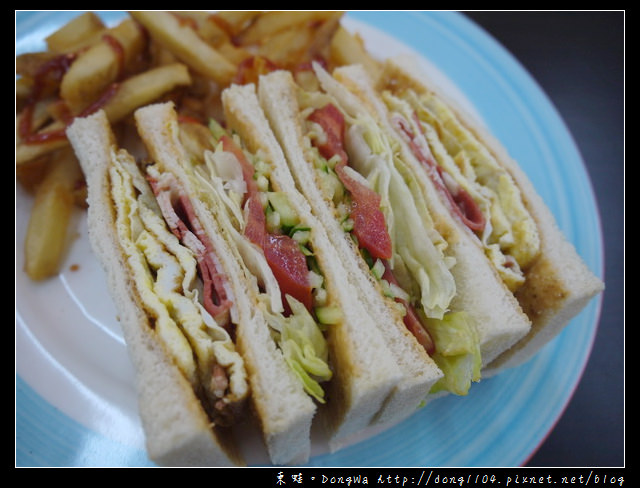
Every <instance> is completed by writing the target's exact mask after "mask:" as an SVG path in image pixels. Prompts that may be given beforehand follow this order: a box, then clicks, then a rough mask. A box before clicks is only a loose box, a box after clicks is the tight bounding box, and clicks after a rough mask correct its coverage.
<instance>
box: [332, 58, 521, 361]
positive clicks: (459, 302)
mask: <svg viewBox="0 0 640 488" xmlns="http://www.w3.org/2000/svg"><path fill="white" fill-rule="evenodd" d="M333 76H334V78H335V79H336V80H337V81H339V82H340V83H341V84H342V86H344V87H346V88H347V89H348V90H349V91H350V92H351V93H353V94H354V95H356V96H357V97H358V98H359V100H360V101H361V102H362V103H363V105H364V106H366V107H367V109H368V110H369V112H370V113H372V114H373V115H374V117H375V118H376V119H377V120H378V122H379V124H380V125H381V126H382V127H383V129H384V131H385V132H386V133H387V134H389V136H390V137H393V138H395V139H396V140H397V141H398V142H399V143H400V147H401V148H402V149H401V151H402V160H403V162H404V164H406V165H407V166H408V168H409V170H410V171H411V172H412V174H413V175H414V176H415V180H416V181H417V182H418V184H419V185H420V191H421V193H422V198H424V201H425V202H426V204H427V207H428V209H429V214H430V215H431V218H432V219H433V221H434V224H435V226H436V229H438V231H439V232H440V234H441V235H442V236H443V237H444V238H445V239H446V241H447V243H448V249H447V253H448V254H449V255H451V256H453V257H454V258H455V259H456V265H455V266H454V267H453V268H452V270H451V272H452V273H453V275H454V278H455V282H456V297H455V298H454V301H453V302H452V304H451V306H452V309H455V310H464V311H466V312H467V313H468V314H469V317H470V319H471V320H473V322H474V324H475V326H476V329H477V330H478V332H479V334H480V347H481V352H482V362H483V366H486V365H488V364H489V363H490V362H491V361H493V360H494V359H495V358H496V357H497V356H498V355H500V354H501V353H502V352H504V351H506V350H507V349H509V348H510V347H511V346H513V345H514V344H515V343H516V342H517V341H518V340H520V339H522V338H523V337H524V336H525V335H526V334H527V333H528V332H529V330H530V322H529V319H528V318H527V317H526V316H525V315H524V314H523V313H522V310H521V308H520V305H519V304H518V302H517V301H516V300H515V298H514V296H513V294H512V293H510V292H509V290H507V289H506V287H505V286H504V283H503V282H502V281H501V280H500V278H499V276H498V274H497V272H496V271H495V269H494V268H493V266H492V265H491V263H490V262H489V260H487V258H486V256H485V255H484V252H483V251H482V249H481V248H480V247H479V246H477V245H476V244H475V242H473V240H472V239H470V237H469V234H468V230H467V228H466V227H464V226H463V225H462V224H461V223H460V222H459V221H458V220H457V219H454V218H452V216H451V213H450V211H449V210H448V208H447V207H446V203H445V201H444V200H443V199H441V198H440V195H439V193H438V192H437V191H436V189H435V187H434V185H433V183H432V181H431V179H430V178H429V177H428V176H427V175H426V173H425V172H424V171H423V170H422V168H421V166H420V163H419V162H418V161H417V160H416V159H415V157H413V155H412V154H411V151H410V150H409V149H408V147H407V145H406V144H405V143H404V141H402V140H401V139H400V138H399V137H398V136H397V134H395V132H394V130H393V128H392V127H391V125H390V122H389V118H388V116H389V114H388V111H387V109H386V106H385V105H384V103H383V102H382V100H381V99H380V98H379V97H378V95H377V93H376V91H375V88H374V86H373V84H372V82H371V80H370V78H369V76H368V75H367V73H366V72H365V71H364V69H362V67H361V66H359V65H353V66H345V67H341V68H338V69H336V70H335V71H334V73H333ZM403 171H406V169H405V168H402V169H401V172H403Z"/></svg>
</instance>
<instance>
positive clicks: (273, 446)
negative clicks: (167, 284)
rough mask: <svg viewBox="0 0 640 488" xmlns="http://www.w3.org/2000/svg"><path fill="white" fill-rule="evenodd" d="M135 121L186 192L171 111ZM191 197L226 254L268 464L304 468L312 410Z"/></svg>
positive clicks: (154, 111)
mask: <svg viewBox="0 0 640 488" xmlns="http://www.w3.org/2000/svg"><path fill="white" fill-rule="evenodd" d="M135 120H136V124H137V127H138V132H139V133H140V135H141V137H142V139H143V141H144V143H145V145H146V146H147V148H148V151H149V154H150V156H151V158H152V159H153V160H154V161H155V162H156V163H157V164H159V165H160V166H161V167H162V168H164V169H165V170H166V171H170V172H171V173H173V174H174V175H175V176H176V177H177V178H178V179H179V180H180V181H181V182H182V183H183V185H184V187H185V188H190V185H189V183H188V177H187V175H186V173H185V171H184V169H183V168H184V166H183V164H185V163H184V162H185V161H186V160H187V159H186V158H187V155H186V153H185V150H184V148H183V146H182V145H181V143H180V142H179V136H178V124H177V114H176V112H175V110H174V107H173V105H172V104H171V103H163V104H154V105H149V106H147V107H144V108H141V109H139V110H137V111H136V113H135ZM190 195H191V197H192V198H191V201H192V204H193V206H194V208H195V210H196V213H197V214H198V215H199V216H201V219H200V220H201V222H202V223H203V225H204V227H205V231H206V232H207V234H208V235H209V236H210V238H211V239H212V241H213V242H214V245H215V246H216V248H217V249H218V250H220V249H227V251H226V252H220V251H218V255H219V258H220V260H221V261H222V262H223V265H224V267H225V268H226V269H227V270H228V275H229V278H230V279H231V281H232V284H233V288H234V290H236V292H237V293H236V296H237V307H238V314H239V320H238V321H237V329H236V337H237V347H238V349H239V351H240V353H241V354H242V356H243V358H244V360H245V364H246V367H247V371H248V374H249V383H250V385H251V391H252V396H251V401H252V405H253V408H254V410H255V412H256V414H257V417H258V420H259V422H260V424H261V427H262V430H263V436H264V441H265V444H266V446H267V450H268V452H269V455H270V458H271V461H272V463H273V464H289V463H294V462H295V463H301V462H306V460H307V459H308V458H309V455H310V447H311V438H310V429H311V423H312V419H313V417H314V415H315V411H316V407H315V405H314V403H313V401H312V400H311V398H310V397H309V396H308V395H307V394H306V393H305V392H304V391H303V389H302V387H301V385H300V383H299V382H298V380H297V379H296V377H295V376H294V375H293V373H292V372H291V370H290V369H289V367H288V366H287V365H286V363H285V361H284V358H283V356H282V353H281V352H280V350H279V349H277V347H276V344H275V342H274V340H273V338H272V337H271V335H270V331H269V326H268V325H267V323H266V321H265V319H264V317H263V315H262V313H261V311H260V308H259V307H257V306H255V303H256V302H255V301H250V300H249V299H248V297H249V296H252V297H255V294H256V293H257V290H255V289H254V287H255V282H254V281H253V280H251V279H249V278H248V277H247V276H246V274H245V273H246V272H247V270H246V269H245V268H244V267H243V266H242V264H241V263H240V262H239V261H238V258H237V257H236V254H235V253H234V252H233V250H232V249H230V248H229V246H230V244H229V242H231V240H230V238H229V237H228V236H227V235H226V232H225V230H224V229H223V228H222V227H220V226H218V225H216V222H217V221H216V220H215V217H214V216H213V214H215V209H209V208H207V207H206V205H205V204H204V203H203V202H202V201H201V200H200V199H198V198H197V195H196V194H195V190H192V189H191V188H190Z"/></svg>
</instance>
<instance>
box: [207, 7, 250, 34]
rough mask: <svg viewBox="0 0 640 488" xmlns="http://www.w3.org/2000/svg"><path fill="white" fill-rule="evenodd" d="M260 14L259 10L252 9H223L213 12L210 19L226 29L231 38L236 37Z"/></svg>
mask: <svg viewBox="0 0 640 488" xmlns="http://www.w3.org/2000/svg"><path fill="white" fill-rule="evenodd" d="M260 15H262V14H261V13H260V12H259V11H252V10H240V11H232V10H223V11H221V12H216V13H215V14H212V15H211V16H210V18H209V19H210V20H211V21H212V22H214V23H215V24H217V25H218V26H219V27H220V28H221V29H222V30H224V31H225V32H226V33H227V35H228V36H229V38H234V37H235V36H237V35H238V34H240V33H241V32H242V31H243V30H244V29H246V28H247V27H248V26H250V25H251V23H252V22H253V21H254V20H255V19H256V18H257V17H258V16H260Z"/></svg>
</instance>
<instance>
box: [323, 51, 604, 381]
mask: <svg viewBox="0 0 640 488" xmlns="http://www.w3.org/2000/svg"><path fill="white" fill-rule="evenodd" d="M417 66H418V64H417V63H416V62H415V60H412V59H411V58H410V57H408V56H401V57H396V58H389V59H388V60H386V61H385V63H384V71H383V75H382V76H381V77H380V80H381V82H380V85H379V86H378V87H377V91H378V93H379V95H380V97H381V99H382V100H383V103H384V105H385V106H386V109H387V116H388V119H387V120H388V121H389V123H390V124H391V125H392V126H393V128H394V130H395V131H396V132H397V133H398V134H399V135H400V137H401V138H402V140H403V141H404V143H405V149H406V150H407V152H409V153H410V154H411V155H412V156H413V158H412V157H407V160H408V161H410V163H411V164H410V167H411V171H412V174H413V175H415V177H416V178H417V179H419V180H421V181H422V182H423V186H424V187H428V188H429V190H428V191H429V193H430V194H431V195H433V196H435V197H437V199H438V200H439V201H440V203H441V204H442V206H443V207H445V208H446V209H447V210H448V211H449V213H450V214H451V215H452V217H453V221H454V222H455V223H456V224H457V225H458V227H459V228H460V230H461V232H462V233H463V234H464V235H465V236H466V237H467V239H468V240H469V241H470V242H472V243H474V244H475V245H476V246H477V247H478V248H480V249H481V250H482V251H483V253H484V254H485V256H486V258H487V261H488V262H489V263H490V264H491V267H492V268H493V269H494V272H495V273H496V274H497V276H498V277H499V279H500V281H501V282H502V283H503V284H504V287H505V289H506V293H508V294H511V295H513V296H514V297H515V298H516V300H517V301H518V303H519V304H520V307H521V308H522V310H523V312H524V314H525V315H526V317H528V319H529V320H530V321H531V330H530V332H529V333H528V334H526V335H525V336H524V337H523V338H522V339H520V340H519V341H517V343H516V344H514V345H513V346H512V347H510V348H508V349H507V350H506V351H504V352H502V353H501V354H500V355H498V356H497V357H495V358H493V360H492V361H491V362H490V364H489V365H487V366H486V367H485V372H484V374H485V375H486V376H489V375H493V374H496V373H497V372H499V371H501V370H503V369H505V368H510V367H514V366H518V365H520V364H522V363H524V362H526V361H527V360H528V359H530V358H531V357H532V356H533V355H534V354H535V353H536V352H537V351H538V350H539V349H540V348H541V347H542V346H544V345H545V344H546V343H548V342H549V341H550V340H551V339H553V338H554V337H555V336H556V335H557V334H558V333H559V332H560V331H561V330H562V329H563V327H564V326H565V325H566V324H567V323H568V322H569V321H570V320H571V318H573V317H574V316H575V315H576V314H578V313H579V312H580V311H581V310H582V309H583V308H584V307H585V306H586V305H587V303H589V301H591V299H592V298H593V297H594V296H596V295H597V294H598V293H600V292H601V291H602V290H603V288H604V284H603V282H602V281H601V280H600V279H599V278H598V277H597V276H595V275H594V273H593V272H592V271H591V270H589V269H588V267H587V266H586V265H585V263H584V262H583V260H582V259H581V258H580V256H579V255H578V254H577V252H576V250H575V248H574V246H573V245H572V244H571V243H570V242H569V241H568V240H567V239H566V238H565V237H564V235H563V234H562V232H561V231H560V230H559V228H558V226H557V224H556V221H555V219H554V217H553V215H552V213H551V211H550V210H549V208H548V207H547V206H546V204H545V203H544V201H543V200H542V198H541V197H540V196H539V195H538V193H537V192H536V190H535V188H534V187H533V185H532V183H531V182H530V180H529V179H528V177H527V175H526V174H525V173H524V171H522V169H521V168H520V167H519V166H518V164H517V163H516V162H515V161H514V160H513V159H512V158H511V157H510V156H509V154H508V153H507V151H506V150H505V148H504V147H503V146H502V145H501V144H500V142H499V141H497V140H496V139H495V138H494V137H493V136H491V134H489V133H488V131H487V130H486V129H485V128H484V127H482V126H481V125H480V124H479V123H478V122H477V121H476V120H474V119H473V118H472V117H470V116H469V114H467V113H466V112H465V110H463V109H462V108H461V107H460V106H459V105H458V104H457V103H455V101H453V100H451V99H450V98H448V97H447V96H446V95H445V94H444V93H443V91H442V90H441V89H440V88H439V87H438V86H437V85H435V84H434V83H433V82H432V81H431V80H429V78H428V77H426V76H425V74H424V73H423V72H421V71H420V70H419V69H418V68H417ZM355 71H356V69H351V68H349V69H346V70H345V73H344V76H343V75H342V74H340V75H336V76H337V77H338V78H340V79H341V80H342V81H343V82H344V83H347V84H349V85H350V86H351V87H352V89H353V91H354V92H358V93H363V87H365V86H368V83H366V82H364V81H363V80H364V79H363V77H361V76H360V75H359V74H356V75H354V72H355ZM358 71H359V70H358ZM367 97H368V98H369V99H371V97H373V95H372V94H371V93H369V94H367ZM434 200H435V198H434ZM434 205H435V204H434Z"/></svg>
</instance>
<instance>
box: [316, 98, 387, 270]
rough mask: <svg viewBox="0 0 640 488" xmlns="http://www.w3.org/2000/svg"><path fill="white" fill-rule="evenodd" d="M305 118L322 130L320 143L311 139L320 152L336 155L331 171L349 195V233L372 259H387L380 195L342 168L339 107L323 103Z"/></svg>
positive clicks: (342, 125) (342, 126) (345, 158)
mask: <svg viewBox="0 0 640 488" xmlns="http://www.w3.org/2000/svg"><path fill="white" fill-rule="evenodd" d="M309 120H310V121H312V122H315V123H317V124H318V125H320V126H321V127H322V129H323V130H324V133H325V139H324V141H323V142H318V141H314V144H315V145H316V147H317V148H318V151H320V154H322V156H324V157H325V158H327V159H331V158H332V157H333V156H335V155H336V154H338V155H339V157H340V162H339V163H338V164H337V165H336V167H335V171H336V174H337V175H338V178H340V181H341V182H342V184H343V185H344V187H345V188H346V189H347V191H348V192H349V193H350V194H351V201H352V208H351V218H352V219H353V234H354V235H355V236H356V237H357V239H358V245H359V246H360V248H362V249H366V250H367V251H368V252H369V254H371V256H372V257H374V258H381V259H390V258H391V255H392V247H391V237H390V236H389V232H388V230H387V226H386V221H385V218H384V214H383V213H382V210H380V196H379V195H378V194H377V193H376V192H375V191H373V190H372V189H371V188H369V187H368V186H366V185H364V184H362V183H360V182H359V181H357V180H355V179H353V178H351V177H350V176H349V175H348V174H347V172H346V171H344V167H345V166H346V165H347V163H348V156H347V153H346V151H345V150H344V129H345V123H344V117H343V115H342V113H341V112H340V110H338V108H337V107H336V106H335V105H333V104H327V105H325V106H324V107H322V108H319V109H316V110H314V111H313V112H312V113H311V114H310V115H309Z"/></svg>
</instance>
